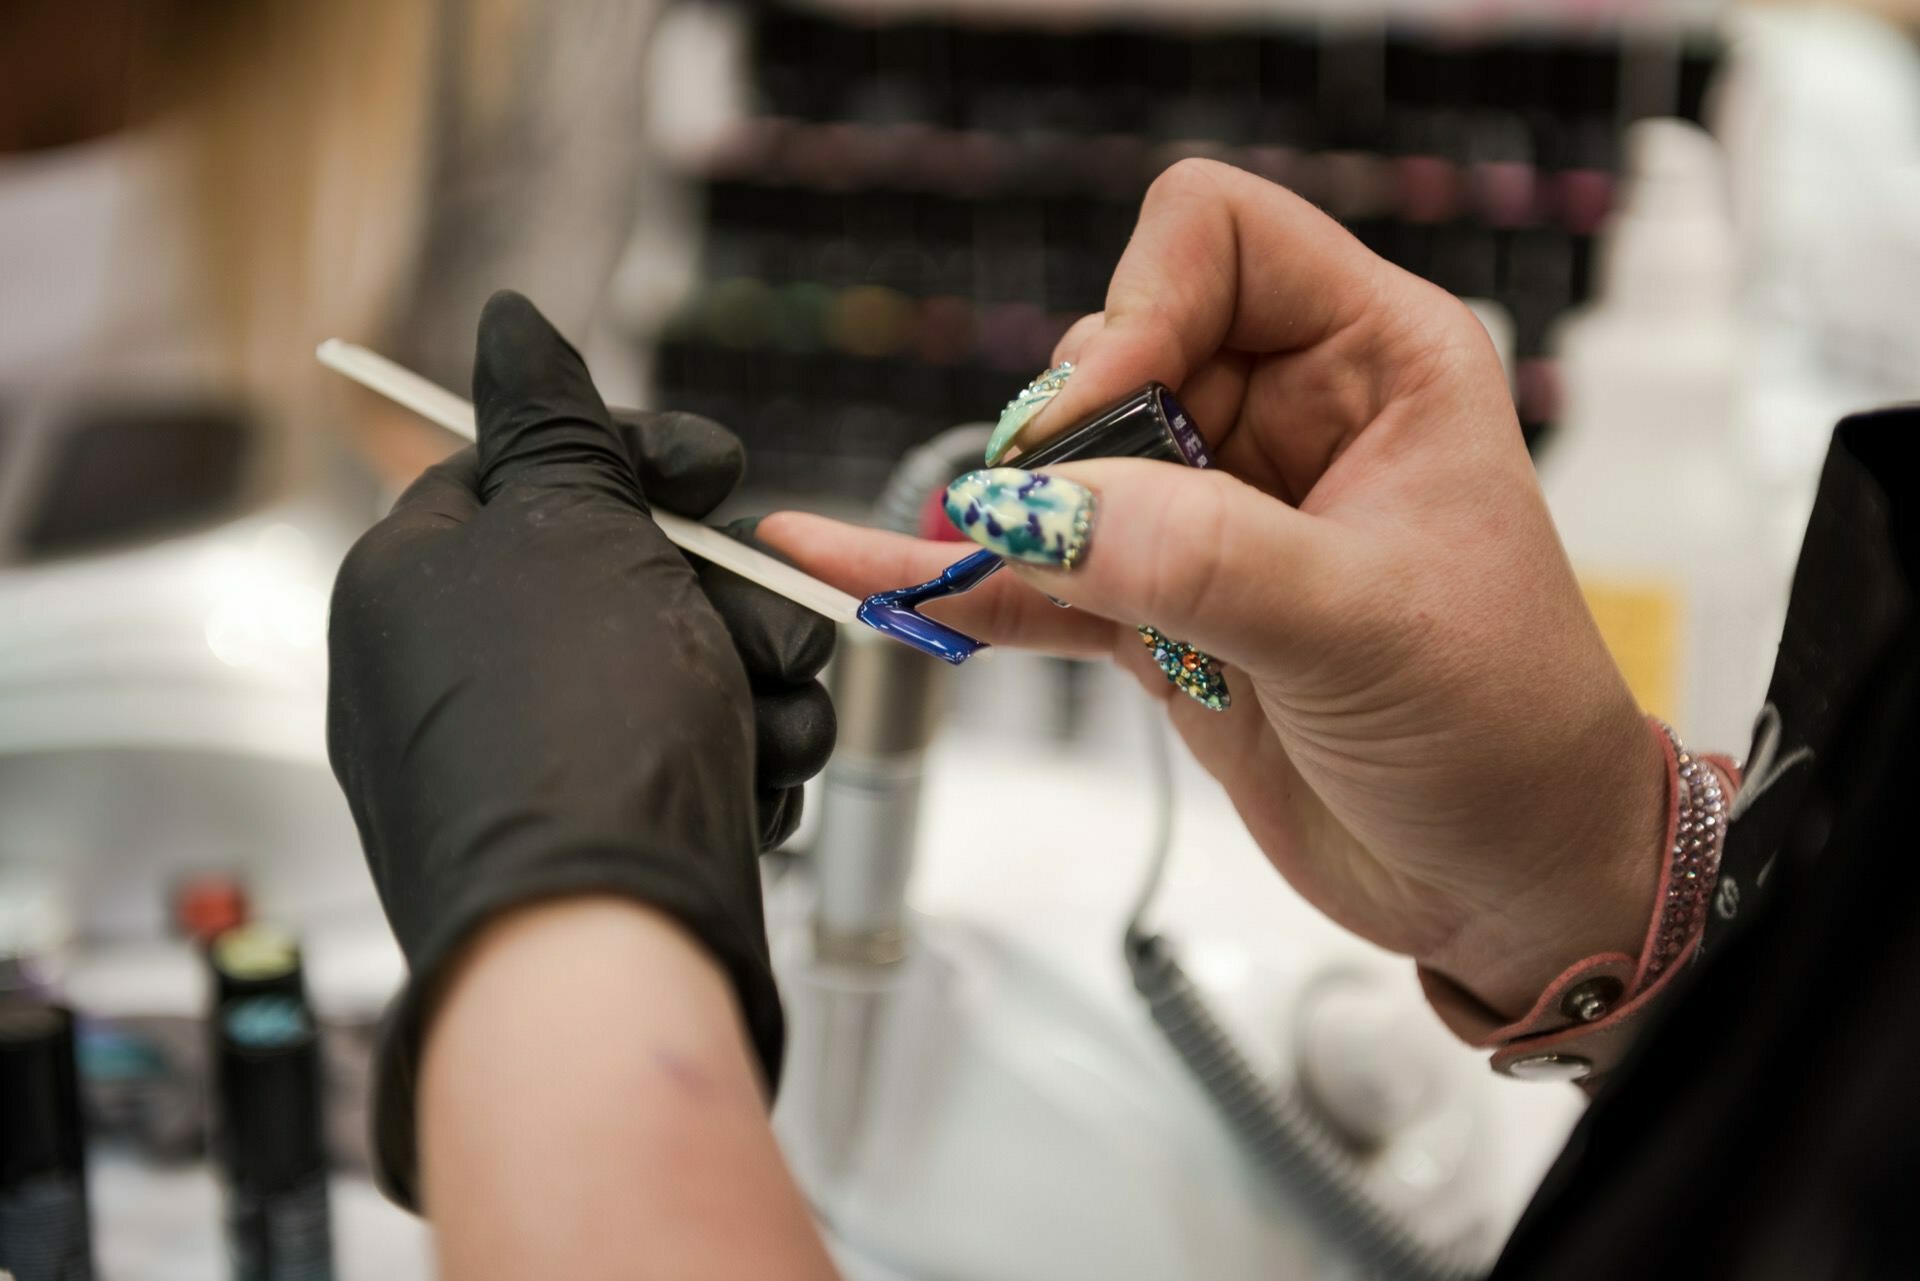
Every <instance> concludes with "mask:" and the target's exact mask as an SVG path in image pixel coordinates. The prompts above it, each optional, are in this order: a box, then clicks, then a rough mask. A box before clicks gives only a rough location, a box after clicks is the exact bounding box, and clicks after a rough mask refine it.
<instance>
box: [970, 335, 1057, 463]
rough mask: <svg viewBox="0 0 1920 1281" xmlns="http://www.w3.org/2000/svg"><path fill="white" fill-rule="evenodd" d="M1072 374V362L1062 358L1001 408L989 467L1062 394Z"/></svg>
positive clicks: (991, 442)
mask: <svg viewBox="0 0 1920 1281" xmlns="http://www.w3.org/2000/svg"><path fill="white" fill-rule="evenodd" d="M1072 375H1073V362H1072V361H1070V360H1068V361H1062V362H1061V363H1059V364H1058V365H1055V366H1054V367H1053V368H1052V369H1049V370H1048V371H1047V372H1046V373H1044V374H1041V375H1040V376H1039V377H1038V378H1036V379H1034V380H1033V381H1032V382H1030V383H1028V384H1027V385H1026V386H1025V387H1023V388H1021V390H1020V394H1019V395H1017V396H1015V397H1014V398H1013V399H1012V400H1009V401H1008V402H1007V407H1006V408H1005V409H1003V410H1001V411H1000V421H999V422H997V423H995V424H994V427H993V435H992V436H991V437H989V438H988V440H987V465H988V466H989V467H991V466H992V465H993V464H994V463H997V462H999V461H1000V455H1002V454H1004V453H1006V452H1007V446H1008V445H1010V444H1012V443H1013V438H1014V437H1015V436H1018V435H1019V434H1020V429H1021V428H1022V427H1025V426H1026V425H1027V424H1028V423H1030V422H1032V421H1033V419H1034V416H1035V415H1036V414H1038V413H1039V412H1040V411H1041V410H1042V409H1045V408H1046V407H1047V404H1048V402H1050V401H1052V399H1053V398H1054V397H1055V396H1058V395H1059V394H1060V389H1061V388H1062V387H1064V386H1066V385H1067V379H1068V378H1070V377H1071V376H1072Z"/></svg>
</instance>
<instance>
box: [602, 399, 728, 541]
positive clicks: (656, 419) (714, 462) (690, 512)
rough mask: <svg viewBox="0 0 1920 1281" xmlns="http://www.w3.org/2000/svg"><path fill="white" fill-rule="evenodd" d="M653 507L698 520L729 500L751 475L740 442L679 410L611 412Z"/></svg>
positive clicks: (717, 426) (722, 429)
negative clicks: (743, 480) (737, 486)
mask: <svg viewBox="0 0 1920 1281" xmlns="http://www.w3.org/2000/svg"><path fill="white" fill-rule="evenodd" d="M608 413H609V414H611V415H612V418H613V425H614V428H615V430H616V431H618V432H619V434H620V438H621V440H622V441H623V442H624V443H625V445H626V447H627V454H628V456H629V457H630V458H631V459H632V460H633V468H634V472H635V474H636V475H637V476H638V477H639V479H640V491H641V492H642V493H643V494H645V495H646V497H647V501H648V502H649V503H652V504H655V505H657V506H660V507H663V508H665V509H666V510H667V511H670V512H673V513H674V514H675V515H679V516H685V517H687V518H688V519H690V520H699V519H700V518H701V517H703V516H705V515H707V513H709V512H711V511H712V510H713V509H714V508H716V507H718V506H719V505H720V504H721V503H722V502H724V501H725V500H726V497H727V495H728V494H731V493H732V492H733V488H734V486H735V485H738V484H739V483H740V477H741V476H742V475H744V474H745V472H746V470H747V451H746V450H745V448H743V447H742V446H741V444H740V438H739V437H737V436H735V435H734V434H733V433H732V432H730V431H728V430H727V429H726V428H725V427H722V426H721V425H720V424H719V423H716V422H714V421H713V420H712V419H710V418H702V417H701V416H700V415H698V414H689V413H683V412H681V411H679V410H667V411H664V412H655V411H652V410H645V409H611V410H608Z"/></svg>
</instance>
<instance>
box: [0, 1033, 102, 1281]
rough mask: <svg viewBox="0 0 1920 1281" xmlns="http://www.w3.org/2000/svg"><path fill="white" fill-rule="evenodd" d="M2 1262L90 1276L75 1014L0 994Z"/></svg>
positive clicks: (81, 1278)
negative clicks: (76, 1059)
mask: <svg viewBox="0 0 1920 1281" xmlns="http://www.w3.org/2000/svg"><path fill="white" fill-rule="evenodd" d="M0 1269H4V1270H5V1271H7V1272H9V1273H11V1274H12V1275H13V1278H14V1281H92V1278H93V1247H92V1237H91V1232H90V1229H89V1226H88V1216H87V1178H86V1156H85V1144H84V1135H83V1133H82V1130H81V1124H80V1081H79V1072H78V1070H77V1068H76V1066H75V1061H74V1044H73V1015H72V1014H71V1013H70V1012H68V1011H67V1010H64V1009H61V1008H60V1007H58V1006H51V1005H42V1004H38V1003H34V1002H29V1001H26V1000H19V999H8V1000H4V1001H0Z"/></svg>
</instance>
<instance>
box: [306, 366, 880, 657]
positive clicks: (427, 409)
mask: <svg viewBox="0 0 1920 1281" xmlns="http://www.w3.org/2000/svg"><path fill="white" fill-rule="evenodd" d="M314 354H315V355H317V356H318V357H319V358H320V363H321V364H323V365H325V366H326V367H327V368H329V369H332V370H336V371H338V372H339V373H343V374H345V375H346V376H347V377H349V378H351V379H353V381H355V382H357V383H359V384H360V385H361V386H362V387H365V388H367V389H369V390H371V391H377V392H379V393H380V394H381V395H382V396H385V397H386V398H387V399H388V400H391V401H393V402H394V403H395V404H397V405H402V406H404V407H405V408H407V409H411V410H412V411H413V412H414V413H416V414H419V415H420V416H421V417H422V418H425V419H427V420H428V421H429V422H436V423H439V424H440V425H441V426H442V427H445V428H446V429H447V430H448V431H450V432H452V433H454V434H455V435H456V436H464V437H465V438H466V439H468V440H472V439H473V438H474V428H473V406H472V405H470V404H468V403H467V402H466V401H464V400H462V399H461V398H460V397H458V396H456V395H454V394H453V393H452V392H450V391H448V390H447V389H446V388H444V387H441V386H438V385H437V384H434V383H431V382H428V381H427V380H426V379H425V378H422V377H421V376H420V375H419V374H416V373H414V372H413V371H412V370H411V369H406V368H404V367H402V366H400V365H396V364H395V363H393V362H392V361H391V360H388V359H387V358H386V357H385V356H382V355H381V354H380V353H379V352H376V351H369V350H367V349H366V348H365V347H359V346H355V345H354V344H353V343H349V342H341V341H340V340H339V339H338V338H329V339H327V340H326V341H325V342H323V343H321V344H320V346H319V349H318V350H317V351H316V352H315V353H314ZM653 523H654V524H656V525H658V526H659V527H660V532H661V533H663V534H665V535H666V536H667V537H668V538H670V539H672V540H673V543H674V545H675V546H677V547H679V548H681V549H682V550H683V551H687V552H691V553H692V554H693V555H695V556H698V557H700V558H701V559H702V560H709V561H712V562H713V563H714V564H716V565H719V566H721V567H722V568H724V569H730V570H732V571H733V572H734V573H736V574H738V575H740V577H742V578H745V579H748V580H750V581H752V582H756V583H758V584H760V586H762V587H764V588H766V589H767V590H768V591H770V592H778V593H779V594H780V595H782V596H784V597H786V598H787V599H788V600H790V601H793V602H795V603H796V604H800V605H804V606H806V607H807V608H808V609H810V610H812V611H813V612H814V613H816V614H824V615H826V616H827V617H828V618H831V619H832V620H833V621H835V622H836V623H851V622H853V621H854V620H855V616H856V611H857V610H858V609H859V608H860V601H859V600H858V599H857V598H856V597H853V596H850V595H848V594H847V593H846V592H843V591H841V590H840V589H839V588H837V587H834V586H832V585H830V584H828V583H823V582H821V581H820V580H819V579H817V578H815V577H813V575H811V574H803V573H801V572H800V571H799V570H797V569H795V568H794V567H793V566H791V565H783V564H781V563H780V562H779V561H777V560H775V559H774V558H773V557H771V556H769V555H767V554H766V553H765V552H762V551H757V550H755V549H754V548H752V547H749V546H747V545H746V544H745V543H741V542H736V541H735V540H733V539H731V538H729V537H727V536H726V535H725V534H723V533H721V532H720V531H719V530H717V529H711V528H709V527H707V526H706V525H702V524H700V523H698V522H697V521H691V520H688V519H686V518H685V517H683V516H675V515H674V514H673V513H672V512H665V511H661V510H660V509H659V508H658V507H656V508H654V509H653Z"/></svg>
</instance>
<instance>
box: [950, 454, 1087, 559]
mask: <svg viewBox="0 0 1920 1281" xmlns="http://www.w3.org/2000/svg"><path fill="white" fill-rule="evenodd" d="M946 505H947V519H948V520H951V521H952V522H953V523H954V525H955V527H957V528H958V529H959V530H960V532H961V533H963V534H965V535H966V536H967V537H968V538H971V539H972V540H973V541H974V542H976V543H979V544H980V545H981V546H982V547H984V548H986V549H987V550H988V551H991V552H998V553H999V554H1000V555H1002V556H1005V557H1006V558H1007V559H1008V560H1017V561H1021V562H1023V563H1025V564H1028V565H1044V566H1046V567H1047V568H1049V569H1072V568H1073V567H1074V566H1075V565H1076V564H1078V563H1079V561H1080V558H1081V556H1083V555H1084V554H1085V553H1086V549H1087V537H1088V535H1089V534H1091V533H1092V532H1093V508H1094V498H1093V491H1092V490H1091V489H1088V488H1087V487H1086V486H1085V485H1077V484H1075V483H1074V482H1073V481H1070V480H1065V479H1062V478H1061V477H1058V476H1048V475H1046V474H1045V473H1043V472H1036V471H1022V470H1021V469H1020V468H1018V467H989V468H987V469H986V470H985V471H972V472H968V473H967V474H966V475H964V476H962V477H961V478H960V479H959V480H956V481H954V482H953V483H952V484H951V485H948V486H947V496H946Z"/></svg>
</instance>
